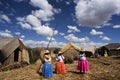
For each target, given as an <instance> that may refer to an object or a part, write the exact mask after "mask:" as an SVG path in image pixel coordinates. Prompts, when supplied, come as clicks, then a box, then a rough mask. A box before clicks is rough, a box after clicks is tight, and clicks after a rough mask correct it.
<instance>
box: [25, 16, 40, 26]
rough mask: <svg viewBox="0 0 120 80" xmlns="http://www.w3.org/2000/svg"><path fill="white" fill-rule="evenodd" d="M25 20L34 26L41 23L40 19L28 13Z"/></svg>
mask: <svg viewBox="0 0 120 80" xmlns="http://www.w3.org/2000/svg"><path fill="white" fill-rule="evenodd" d="M26 21H27V22H29V23H30V24H31V25H32V26H34V27H39V26H40V25H41V21H40V20H39V19H38V18H37V17H35V16H33V15H28V16H27V17H26Z"/></svg>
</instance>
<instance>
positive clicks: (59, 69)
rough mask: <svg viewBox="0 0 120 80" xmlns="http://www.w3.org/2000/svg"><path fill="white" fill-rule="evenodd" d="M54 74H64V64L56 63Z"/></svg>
mask: <svg viewBox="0 0 120 80" xmlns="http://www.w3.org/2000/svg"><path fill="white" fill-rule="evenodd" d="M56 73H57V74H66V67H65V64H64V62H57V63H56Z"/></svg>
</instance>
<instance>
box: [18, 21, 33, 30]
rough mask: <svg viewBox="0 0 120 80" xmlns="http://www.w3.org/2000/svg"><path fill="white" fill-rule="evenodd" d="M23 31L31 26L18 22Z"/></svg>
mask: <svg viewBox="0 0 120 80" xmlns="http://www.w3.org/2000/svg"><path fill="white" fill-rule="evenodd" d="M18 24H20V26H21V27H22V28H23V29H31V25H30V24H28V23H23V22H18Z"/></svg>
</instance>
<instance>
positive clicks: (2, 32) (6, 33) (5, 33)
mask: <svg viewBox="0 0 120 80" xmlns="http://www.w3.org/2000/svg"><path fill="white" fill-rule="evenodd" d="M0 36H2V37H13V35H12V34H10V31H8V30H7V31H6V30H5V31H0Z"/></svg>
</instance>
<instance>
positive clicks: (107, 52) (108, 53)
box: [98, 46, 111, 56]
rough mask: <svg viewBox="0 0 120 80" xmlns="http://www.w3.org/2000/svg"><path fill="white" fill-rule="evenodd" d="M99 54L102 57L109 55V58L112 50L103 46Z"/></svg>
mask: <svg viewBox="0 0 120 80" xmlns="http://www.w3.org/2000/svg"><path fill="white" fill-rule="evenodd" d="M98 54H99V55H100V56H104V55H105V54H107V55H108V56H110V54H111V53H110V50H109V49H108V48H107V47H105V46H102V47H100V48H99V49H98Z"/></svg>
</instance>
